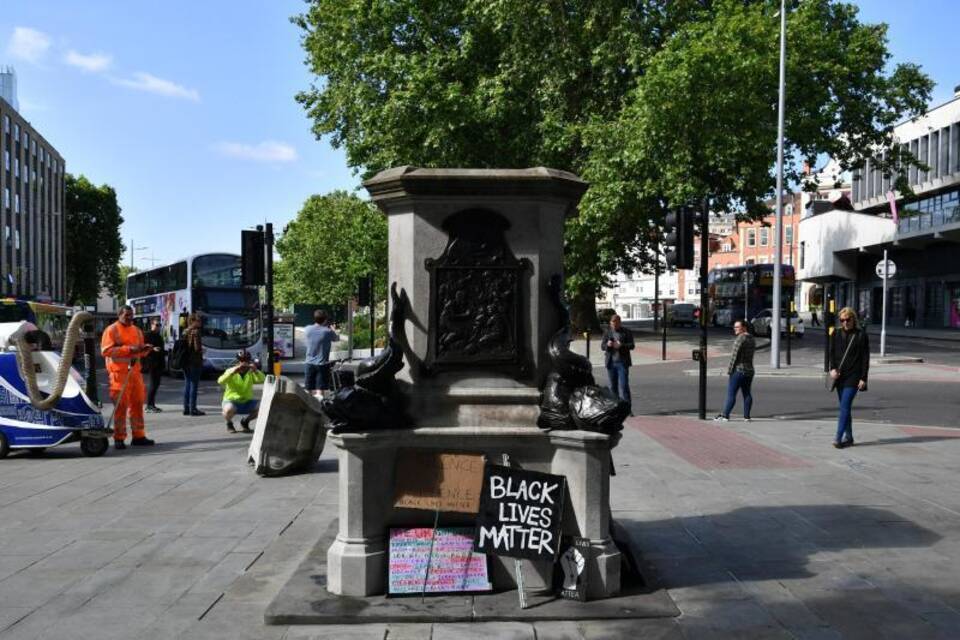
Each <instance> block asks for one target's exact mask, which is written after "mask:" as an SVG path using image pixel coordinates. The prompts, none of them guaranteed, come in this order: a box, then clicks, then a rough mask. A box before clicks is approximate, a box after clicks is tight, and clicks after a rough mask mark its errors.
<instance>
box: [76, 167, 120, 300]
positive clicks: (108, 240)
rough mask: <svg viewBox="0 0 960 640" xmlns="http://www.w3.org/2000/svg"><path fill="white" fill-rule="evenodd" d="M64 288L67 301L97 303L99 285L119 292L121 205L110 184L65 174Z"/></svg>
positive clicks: (115, 293) (113, 291) (116, 293)
mask: <svg viewBox="0 0 960 640" xmlns="http://www.w3.org/2000/svg"><path fill="white" fill-rule="evenodd" d="M65 200H66V206H65V221H64V226H65V227H66V228H67V229H68V230H69V233H67V234H66V238H65V243H64V244H65V250H66V291H67V302H68V303H69V304H96V302H97V298H98V297H99V295H100V289H101V287H106V288H107V290H108V291H110V293H111V294H113V295H120V293H121V292H122V286H121V283H120V272H119V263H120V256H121V255H123V241H122V240H121V238H120V225H121V224H123V216H121V215H120V205H119V204H117V193H116V191H114V189H113V187H111V186H109V185H107V184H103V185H100V186H99V187H98V186H96V185H95V184H93V183H92V182H90V181H89V180H88V179H87V178H86V177H84V176H83V175H81V176H80V177H76V178H75V177H74V176H72V175H70V174H67V176H66V189H65Z"/></svg>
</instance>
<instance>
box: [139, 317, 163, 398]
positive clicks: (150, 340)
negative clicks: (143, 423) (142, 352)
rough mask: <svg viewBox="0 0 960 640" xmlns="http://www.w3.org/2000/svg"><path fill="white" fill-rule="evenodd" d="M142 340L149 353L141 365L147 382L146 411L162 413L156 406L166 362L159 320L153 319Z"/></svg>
mask: <svg viewBox="0 0 960 640" xmlns="http://www.w3.org/2000/svg"><path fill="white" fill-rule="evenodd" d="M143 339H144V340H145V341H146V343H147V345H149V346H150V352H149V353H148V354H147V357H145V358H144V359H143V362H142V363H141V364H142V366H143V367H144V368H145V369H146V372H147V376H148V381H147V411H149V412H150V413H160V412H161V411H163V409H161V408H160V407H158V406H157V389H159V388H160V379H161V377H162V376H163V369H164V366H165V365H166V362H167V350H166V345H165V344H164V341H163V336H162V335H160V320H159V318H154V319H153V320H151V321H150V330H149V331H147V332H146V333H145V334H143Z"/></svg>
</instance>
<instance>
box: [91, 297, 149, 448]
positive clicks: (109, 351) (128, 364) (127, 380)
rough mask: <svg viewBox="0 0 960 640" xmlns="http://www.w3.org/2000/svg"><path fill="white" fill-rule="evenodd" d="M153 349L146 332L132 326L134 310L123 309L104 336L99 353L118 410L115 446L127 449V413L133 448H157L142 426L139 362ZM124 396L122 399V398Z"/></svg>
mask: <svg viewBox="0 0 960 640" xmlns="http://www.w3.org/2000/svg"><path fill="white" fill-rule="evenodd" d="M151 349H152V347H151V346H150V345H149V344H145V343H144V339H143V332H142V331H140V328H139V327H137V326H136V325H135V324H133V308H132V307H130V306H129V305H123V306H122V307H120V311H119V313H118V314H117V321H116V322H114V323H113V324H111V325H110V326H109V327H107V328H106V330H105V331H104V332H103V337H102V338H101V339H100V351H102V352H103V357H104V360H106V362H107V373H108V374H109V376H110V399H111V400H112V401H113V404H114V405H115V406H116V412H115V413H114V419H113V446H114V447H116V448H117V449H126V448H127V445H126V443H125V442H124V441H125V440H126V439H127V413H129V414H130V427H131V428H132V429H133V440H132V441H131V442H130V444H131V445H133V446H138V447H149V446H150V445H152V444H154V442H153V440H151V439H150V438H148V437H147V432H146V431H145V430H144V425H143V402H144V399H145V398H146V393H145V391H144V388H143V375H141V373H140V358H142V357H144V356H146V355H147V354H148V353H150V350H151ZM121 394H122V395H121Z"/></svg>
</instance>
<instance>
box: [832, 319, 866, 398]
mask: <svg viewBox="0 0 960 640" xmlns="http://www.w3.org/2000/svg"><path fill="white" fill-rule="evenodd" d="M851 340H852V341H853V343H852V344H850V351H849V352H848V353H847V357H846V359H844V357H843V354H844V352H845V351H846V350H847V344H849V343H850V341H851ZM841 361H843V366H842V367H841V366H840V362H841ZM830 369H831V370H833V369H838V370H839V372H840V377H839V378H837V379H836V380H835V381H834V385H833V386H834V388H837V387H855V386H857V384H858V383H859V382H860V381H861V380H863V381H864V382H866V381H867V374H868V373H869V372H870V339H869V338H868V337H867V332H866V331H864V330H863V329H856V330H854V331H850V332H847V331H844V330H843V329H840V330H839V331H837V332H836V333H834V334H833V348H832V349H831V350H830Z"/></svg>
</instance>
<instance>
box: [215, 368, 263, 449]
mask: <svg viewBox="0 0 960 640" xmlns="http://www.w3.org/2000/svg"><path fill="white" fill-rule="evenodd" d="M264 379H266V376H265V375H264V374H263V372H262V371H260V370H259V369H257V365H256V363H255V362H254V361H253V358H251V357H250V354H249V353H247V352H246V351H240V352H238V353H237V364H235V365H234V366H232V367H230V368H229V369H227V370H226V371H224V372H223V375H222V376H220V377H219V378H218V379H217V384H219V385H221V386H222V387H224V390H223V418H224V420H226V421H227V431H229V432H230V433H236V432H237V428H236V427H235V426H233V417H234V416H236V415H242V416H243V418H241V419H240V428H241V429H243V431H245V432H246V433H250V421H251V420H253V419H254V418H256V417H257V409H258V408H259V404H260V403H259V402H258V401H257V400H254V399H253V385H255V384H259V383H261V382H263V381H264Z"/></svg>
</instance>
